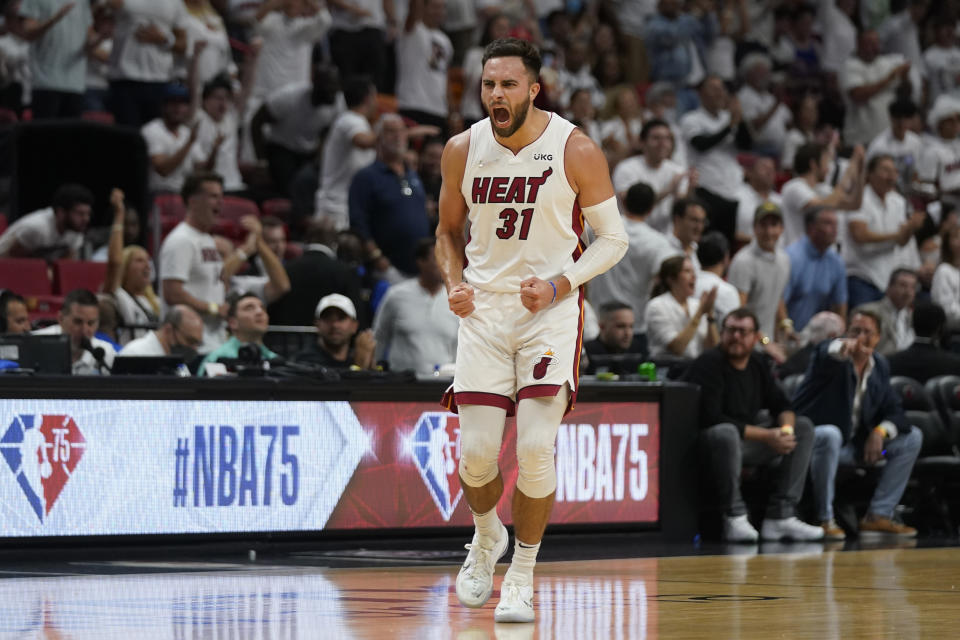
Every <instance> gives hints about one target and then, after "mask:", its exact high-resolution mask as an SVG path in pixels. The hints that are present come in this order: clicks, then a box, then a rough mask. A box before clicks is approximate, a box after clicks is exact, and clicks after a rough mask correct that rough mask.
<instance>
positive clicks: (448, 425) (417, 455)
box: [410, 411, 463, 521]
mask: <svg viewBox="0 0 960 640" xmlns="http://www.w3.org/2000/svg"><path fill="white" fill-rule="evenodd" d="M410 444H411V448H412V449H413V459H414V462H415V463H416V465H417V471H419V472H420V477H421V478H423V483H424V484H425V485H427V490H428V491H429V492H430V495H431V497H433V501H434V502H435V503H436V505H437V508H438V509H439V510H440V515H442V516H443V519H444V521H449V520H450V516H451V515H453V510H454V509H456V508H457V503H458V502H460V497H461V496H462V495H463V489H462V488H461V487H460V475H459V472H458V470H457V461H458V460H459V457H460V456H459V454H460V420H459V418H457V416H455V415H453V414H452V413H444V412H434V411H429V412H427V413H424V414H422V415H421V416H420V419H419V420H418V421H417V426H416V427H414V428H413V434H412V435H411V438H410Z"/></svg>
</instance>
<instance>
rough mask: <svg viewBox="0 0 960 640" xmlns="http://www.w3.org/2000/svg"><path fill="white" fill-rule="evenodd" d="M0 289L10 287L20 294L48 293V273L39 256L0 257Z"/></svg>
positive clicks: (49, 288)
mask: <svg viewBox="0 0 960 640" xmlns="http://www.w3.org/2000/svg"><path fill="white" fill-rule="evenodd" d="M0 289H10V290H11V291H16V292H17V293H19V294H20V295H22V296H28V295H50V294H51V293H52V292H53V288H52V287H51V286H50V274H49V273H48V272H47V263H46V261H45V260H41V259H40V258H0Z"/></svg>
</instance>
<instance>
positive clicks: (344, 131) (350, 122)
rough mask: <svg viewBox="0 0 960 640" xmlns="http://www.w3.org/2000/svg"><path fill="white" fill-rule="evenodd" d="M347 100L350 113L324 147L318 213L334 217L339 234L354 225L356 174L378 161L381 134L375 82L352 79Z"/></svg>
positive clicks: (345, 93) (333, 129) (346, 89)
mask: <svg viewBox="0 0 960 640" xmlns="http://www.w3.org/2000/svg"><path fill="white" fill-rule="evenodd" d="M343 97H344V100H345V101H346V104H347V110H346V111H344V112H343V113H341V114H340V115H339V116H337V119H336V120H334V121H333V125H332V126H331V127H330V131H329V132H328V133H327V136H326V140H325V142H324V144H323V160H322V161H321V163H320V189H319V190H318V191H317V197H316V212H315V214H314V215H315V216H316V217H318V218H322V217H327V218H330V219H331V220H332V221H333V226H334V229H336V230H337V231H340V230H341V229H346V228H347V227H349V226H350V211H349V207H348V206H347V194H348V192H349V191H350V181H351V180H353V175H354V174H355V173H356V172H357V171H359V170H360V169H362V168H364V167H366V166H367V165H369V164H371V163H372V162H373V161H374V160H376V158H377V151H376V149H375V147H376V145H377V135H376V134H375V133H374V132H373V127H372V126H371V124H372V123H373V122H374V121H375V120H376V118H377V110H378V105H377V88H376V86H375V85H374V84H373V80H372V79H371V78H369V77H365V76H355V77H353V78H348V79H347V80H346V81H345V82H344V84H343Z"/></svg>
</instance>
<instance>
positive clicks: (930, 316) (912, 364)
mask: <svg viewBox="0 0 960 640" xmlns="http://www.w3.org/2000/svg"><path fill="white" fill-rule="evenodd" d="M946 323H947V315H946V313H944V311H943V307H941V306H940V305H938V304H935V303H933V302H922V303H920V304H918V305H917V306H916V307H915V308H914V309H913V330H914V332H915V333H916V334H917V337H916V338H915V339H914V341H913V344H912V345H910V346H909V347H908V348H907V349H905V350H903V351H899V352H897V353H895V354H893V355H892V356H890V375H894V376H907V377H908V378H913V379H914V380H916V381H917V382H920V383H921V384H924V383H926V382H927V380H930V379H931V378H936V377H937V376H945V375H956V374H958V373H960V355H957V354H955V353H951V352H950V351H944V350H943V349H941V348H940V339H941V338H942V334H943V328H944V326H945V325H946Z"/></svg>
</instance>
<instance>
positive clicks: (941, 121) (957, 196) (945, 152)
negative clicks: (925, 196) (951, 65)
mask: <svg viewBox="0 0 960 640" xmlns="http://www.w3.org/2000/svg"><path fill="white" fill-rule="evenodd" d="M927 124H928V125H929V126H930V129H931V130H932V131H933V132H934V134H935V135H931V136H929V137H928V138H927V140H926V142H927V144H926V145H925V146H924V148H923V151H922V153H921V154H920V167H919V170H918V171H917V174H918V175H917V178H918V179H919V180H920V181H921V182H922V183H925V184H926V185H928V186H927V187H926V188H927V189H928V190H930V191H931V192H932V194H934V195H936V196H937V197H938V198H940V199H942V200H945V201H946V202H949V203H950V204H952V205H954V206H956V205H957V204H958V202H960V138H958V134H960V99H957V98H955V97H953V96H952V95H950V94H942V95H941V96H940V97H939V98H937V101H936V102H934V103H933V107H932V108H931V109H930V113H928V114H927Z"/></svg>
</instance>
